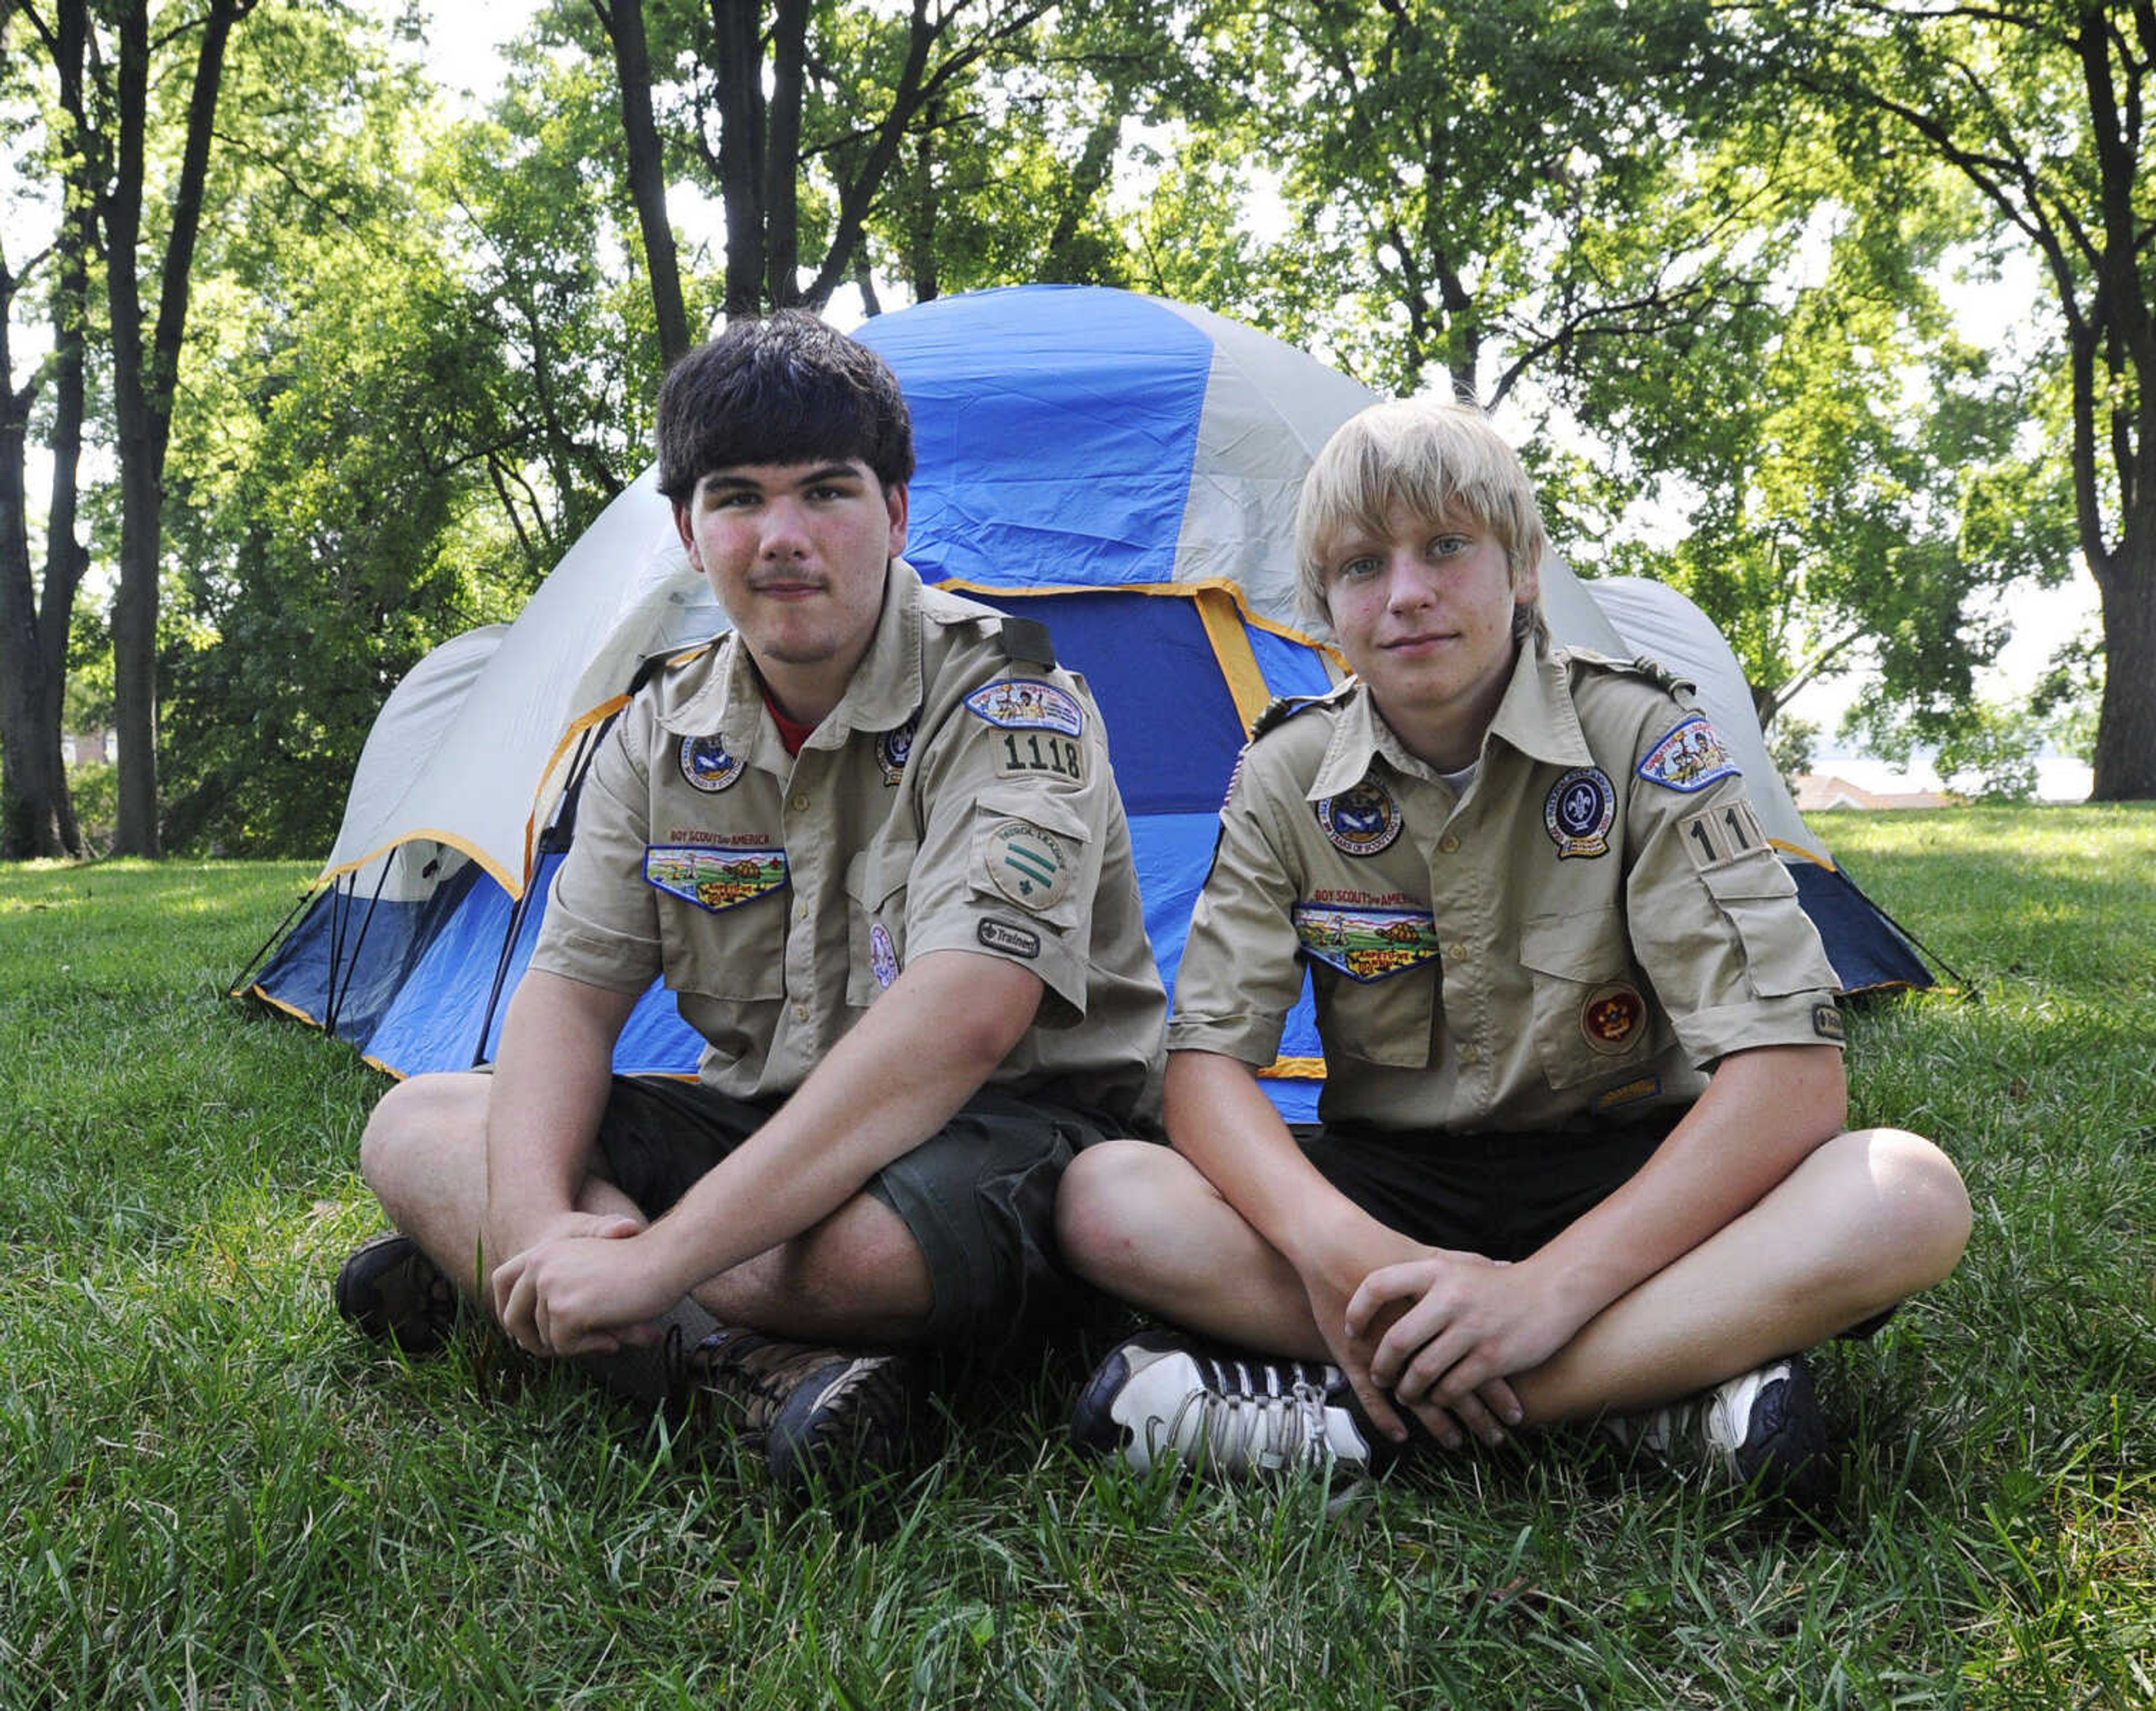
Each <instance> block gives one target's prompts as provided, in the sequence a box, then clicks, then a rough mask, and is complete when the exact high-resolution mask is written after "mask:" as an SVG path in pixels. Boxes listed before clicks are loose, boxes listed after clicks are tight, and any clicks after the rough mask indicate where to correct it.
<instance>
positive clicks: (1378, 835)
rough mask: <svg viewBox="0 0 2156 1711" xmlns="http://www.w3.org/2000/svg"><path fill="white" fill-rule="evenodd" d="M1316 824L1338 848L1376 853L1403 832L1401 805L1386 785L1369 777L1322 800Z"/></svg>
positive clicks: (1351, 852) (1368, 853) (1361, 854)
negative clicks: (1401, 827) (1395, 800)
mask: <svg viewBox="0 0 2156 1711" xmlns="http://www.w3.org/2000/svg"><path fill="white" fill-rule="evenodd" d="M1317 824H1318V827H1319V828H1320V829H1321V830H1322V832H1324V833H1325V835H1326V837H1327V838H1329V839H1331V840H1332V843H1333V845H1334V847H1335V848H1339V849H1344V850H1346V851H1347V853H1348V854H1349V855H1352V856H1373V855H1375V854H1377V853H1378V851H1379V850H1381V849H1384V848H1388V847H1389V845H1390V844H1391V843H1392V841H1393V840H1394V838H1398V837H1399V835H1400V809H1399V803H1397V802H1394V800H1393V798H1392V797H1391V795H1390V793H1389V792H1388V791H1387V790H1386V789H1385V787H1384V786H1383V785H1382V784H1378V783H1376V782H1374V781H1372V780H1370V779H1368V778H1366V779H1364V780H1363V781H1362V782H1361V783H1360V784H1358V785H1357V786H1355V787H1354V788H1353V789H1352V790H1346V791H1342V792H1341V793H1340V794H1339V795H1338V796H1329V797H1324V798H1323V799H1322V800H1321V801H1320V802H1318V804H1317Z"/></svg>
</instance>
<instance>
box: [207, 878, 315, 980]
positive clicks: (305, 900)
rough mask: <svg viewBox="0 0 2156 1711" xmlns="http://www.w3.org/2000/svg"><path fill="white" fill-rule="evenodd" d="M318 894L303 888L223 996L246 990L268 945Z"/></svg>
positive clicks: (279, 936)
mask: <svg viewBox="0 0 2156 1711" xmlns="http://www.w3.org/2000/svg"><path fill="white" fill-rule="evenodd" d="M318 895H319V893H318V892H316V889H314V888H313V887H312V886H309V887H308V888H307V889H305V890H304V891H302V892H301V893H300V895H299V899H298V900H297V901H296V902H295V903H294V904H293V905H292V906H291V907H290V909H286V910H285V919H284V920H281V921H280V922H278V923H277V925H276V928H275V930H274V931H272V932H271V934H270V935H269V937H268V938H266V939H264V940H263V941H262V946H261V949H259V950H257V951H256V952H255V953H254V955H252V956H250V957H249V958H248V959H247V961H246V963H245V965H244V966H243V967H242V968H241V969H240V971H239V974H238V975H237V976H234V980H233V982H232V984H231V985H230V986H228V987H227V988H226V989H225V994H224V996H226V997H228V998H237V997H238V996H239V995H240V994H241V993H243V992H244V991H246V990H247V981H248V978H249V976H251V975H252V974H254V971H255V970H256V969H258V968H259V967H260V966H262V959H263V958H264V957H265V956H267V955H269V947H270V946H271V945H275V943H276V942H277V941H278V940H280V939H281V938H283V937H284V936H285V928H287V927H289V926H290V925H292V917H293V916H294V915H295V914H299V912H300V910H301V909H305V907H306V906H307V904H309V903H311V901H313V899H315V898H316V896H318Z"/></svg>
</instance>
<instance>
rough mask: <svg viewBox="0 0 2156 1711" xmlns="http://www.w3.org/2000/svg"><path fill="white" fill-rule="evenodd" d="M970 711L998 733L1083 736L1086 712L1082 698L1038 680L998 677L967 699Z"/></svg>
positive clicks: (983, 685)
mask: <svg viewBox="0 0 2156 1711" xmlns="http://www.w3.org/2000/svg"><path fill="white" fill-rule="evenodd" d="M966 707H967V710H968V711H969V712H971V713H972V714H973V715H974V717H976V718H978V719H985V720H987V721H988V723H989V724H990V725H993V726H995V728H996V729H997V730H1060V731H1061V732H1062V733H1063V735H1065V736H1079V735H1083V734H1084V732H1085V730H1086V710H1085V709H1084V708H1083V707H1081V705H1080V704H1079V703H1078V698H1077V697H1076V696H1075V695H1074V694H1070V691H1069V690H1067V689H1058V688H1056V686H1055V684H1044V683H1042V682H1040V681H1039V680H1038V679H1034V678H1025V677H1007V678H998V679H996V681H995V682H993V683H992V684H982V685H981V687H980V688H979V689H976V690H974V691H973V694H970V695H968V696H967V697H966Z"/></svg>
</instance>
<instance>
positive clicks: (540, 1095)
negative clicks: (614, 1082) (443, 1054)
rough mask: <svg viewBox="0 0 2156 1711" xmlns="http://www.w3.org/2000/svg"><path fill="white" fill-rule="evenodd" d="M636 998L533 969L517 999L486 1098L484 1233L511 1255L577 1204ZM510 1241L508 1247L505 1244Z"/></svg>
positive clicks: (499, 1252)
mask: <svg viewBox="0 0 2156 1711" xmlns="http://www.w3.org/2000/svg"><path fill="white" fill-rule="evenodd" d="M634 1005H635V999H634V996H633V995H630V994H627V993H620V992H612V991H606V990H605V989H603V988H602V987H598V986H585V985H583V984H582V983H581V982H579V981H571V980H567V979H565V978H563V977H562V976H559V975H552V974H547V973H544V972H537V971H535V972H533V973H530V974H527V975H526V976H525V978H524V980H523V981H522V982H521V984H520V985H519V986H518V987H517V989H516V996H515V997H514V998H513V999H511V1001H510V1006H509V1013H508V1015H507V1017H506V1018H505V1020H504V1022H503V1024H502V1030H501V1048H500V1052H499V1053H498V1054H497V1056H496V1058H495V1068H494V1085H493V1088H492V1089H491V1090H490V1094H489V1096H488V1100H487V1124H486V1232H487V1236H488V1238H489V1245H490V1249H492V1250H493V1251H494V1257H495V1258H496V1259H497V1260H499V1259H503V1258H507V1257H508V1256H509V1255H510V1254H511V1253H514V1252H515V1251H516V1248H517V1247H521V1246H523V1245H524V1242H525V1241H526V1239H527V1238H528V1237H529V1236H530V1233H531V1232H532V1231H534V1230H535V1229H536V1228H537V1227H538V1226H539V1225H540V1224H541V1223H542V1222H545V1221H546V1220H547V1219H548V1218H551V1217H557V1216H559V1215H560V1214H562V1213H563V1212H569V1211H571V1210H572V1209H574V1207H575V1206H576V1203H577V1192H578V1190H579V1189H580V1188H581V1187H582V1186H583V1181H584V1178H585V1176H587V1175H588V1173H589V1171H590V1168H591V1162H592V1146H593V1140H594V1139H595V1138H596V1137H597V1135H598V1127H599V1119H600V1117H601V1115H602V1114H603V1112H604V1111H605V1109H606V1100H607V1093H608V1086H609V1083H610V1080H611V1077H612V1074H613V1042H614V1039H615V1037H616V1036H617V1035H619V1033H620V1032H621V1028H622V1024H623V1023H624V1022H626V1021H627V1020H628V1017H629V1011H630V1010H631V1009H632V1008H634ZM505 1244H509V1245H505Z"/></svg>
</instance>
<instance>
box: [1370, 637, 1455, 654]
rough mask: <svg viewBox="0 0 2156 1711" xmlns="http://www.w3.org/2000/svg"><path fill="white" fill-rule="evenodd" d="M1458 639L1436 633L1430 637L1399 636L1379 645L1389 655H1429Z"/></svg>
mask: <svg viewBox="0 0 2156 1711" xmlns="http://www.w3.org/2000/svg"><path fill="white" fill-rule="evenodd" d="M1457 639H1458V638H1456V637H1455V636H1453V635H1451V634H1450V633H1444V632H1436V633H1430V634H1428V635H1417V636H1399V637H1395V638H1394V639H1393V640H1391V641H1389V642H1384V643H1379V644H1378V645H1379V647H1380V648H1381V649H1382V650H1383V652H1385V653H1429V652H1430V650H1431V649H1432V648H1441V647H1443V646H1444V645H1445V643H1447V642H1451V641H1456V640H1457Z"/></svg>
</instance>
